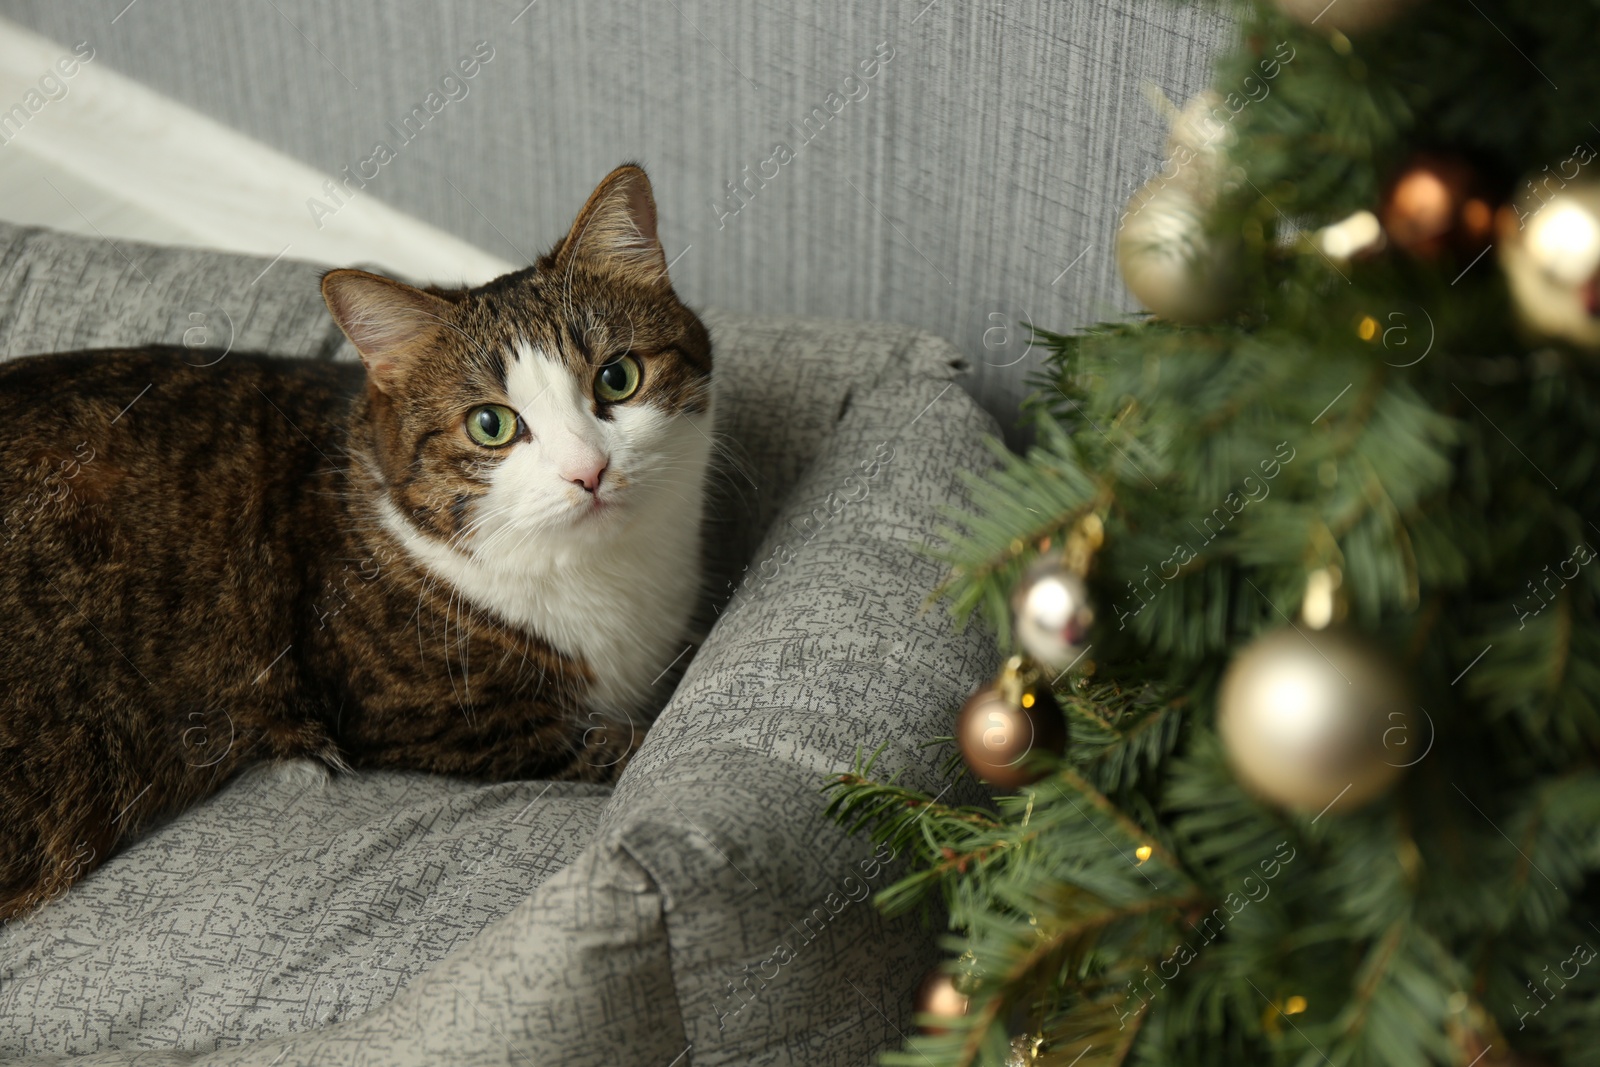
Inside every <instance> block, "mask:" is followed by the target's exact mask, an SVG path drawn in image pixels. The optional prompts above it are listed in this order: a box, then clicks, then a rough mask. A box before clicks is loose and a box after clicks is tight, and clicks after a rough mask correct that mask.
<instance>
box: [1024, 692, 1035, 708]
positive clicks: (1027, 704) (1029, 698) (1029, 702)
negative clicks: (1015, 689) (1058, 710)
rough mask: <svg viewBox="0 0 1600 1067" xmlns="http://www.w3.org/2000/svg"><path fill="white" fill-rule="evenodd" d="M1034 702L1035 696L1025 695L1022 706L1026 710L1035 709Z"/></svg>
mask: <svg viewBox="0 0 1600 1067" xmlns="http://www.w3.org/2000/svg"><path fill="white" fill-rule="evenodd" d="M1033 701H1034V696H1033V694H1032V693H1023V694H1022V706H1023V707H1025V708H1031V707H1033Z"/></svg>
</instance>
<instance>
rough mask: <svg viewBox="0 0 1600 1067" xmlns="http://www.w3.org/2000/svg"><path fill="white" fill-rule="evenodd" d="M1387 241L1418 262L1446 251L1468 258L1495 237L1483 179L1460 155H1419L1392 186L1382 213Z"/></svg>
mask: <svg viewBox="0 0 1600 1067" xmlns="http://www.w3.org/2000/svg"><path fill="white" fill-rule="evenodd" d="M1379 218H1380V221H1381V222H1382V223H1383V230H1384V233H1385V235H1386V236H1387V237H1388V240H1389V243H1390V244H1393V245H1394V246H1395V247H1397V248H1400V249H1402V250H1403V251H1405V252H1407V253H1409V254H1411V255H1413V256H1415V257H1417V258H1418V259H1436V258H1438V257H1440V256H1442V255H1444V254H1446V253H1448V252H1453V253H1455V254H1456V255H1457V256H1461V257H1465V258H1467V259H1470V258H1472V257H1473V256H1476V255H1477V254H1478V253H1480V252H1482V251H1483V250H1484V248H1485V247H1486V246H1487V245H1488V244H1489V240H1490V238H1491V237H1492V236H1493V235H1494V207H1493V205H1492V204H1491V203H1490V201H1489V197H1488V196H1487V194H1486V193H1485V192H1484V188H1483V179H1482V178H1481V176H1480V175H1479V174H1478V171H1477V170H1476V168H1474V167H1473V166H1472V164H1470V163H1468V162H1467V161H1466V160H1464V159H1462V158H1461V157H1459V156H1454V155H1448V154H1444V153H1436V152H1424V153H1418V154H1417V155H1415V156H1413V157H1412V158H1411V160H1410V161H1409V162H1408V163H1407V164H1406V165H1405V167H1404V168H1403V169H1402V170H1401V171H1400V173H1399V174H1397V175H1396V176H1395V177H1394V180H1393V181H1391V182H1390V183H1389V188H1388V190H1387V191H1386V192H1385V193H1384V197H1383V207H1382V208H1381V209H1380V211H1379Z"/></svg>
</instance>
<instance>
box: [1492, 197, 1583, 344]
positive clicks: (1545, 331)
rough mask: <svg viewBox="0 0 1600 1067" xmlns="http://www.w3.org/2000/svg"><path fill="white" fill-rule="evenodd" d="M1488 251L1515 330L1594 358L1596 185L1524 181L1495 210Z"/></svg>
mask: <svg viewBox="0 0 1600 1067" xmlns="http://www.w3.org/2000/svg"><path fill="white" fill-rule="evenodd" d="M1496 244H1497V246H1498V251H1499V256H1500V267H1501V269H1502V270H1503V271H1504V272H1505V277H1506V285H1507V286H1508V287H1509V288H1510V290H1511V300H1512V304H1513V305H1514V306H1515V308H1516V313H1517V318H1518V320H1519V321H1520V322H1521V324H1522V326H1523V328H1524V329H1525V330H1526V331H1527V332H1528V333H1529V334H1531V335H1532V336H1533V337H1534V338H1535V339H1536V340H1540V341H1567V342H1570V343H1572V344H1574V345H1577V346H1578V347H1580V348H1584V349H1587V350H1589V351H1591V352H1593V351H1600V182H1596V181H1593V180H1588V179H1585V180H1573V181H1566V182H1562V181H1561V180H1560V179H1557V178H1544V179H1541V181H1540V183H1539V184H1538V185H1537V186H1536V185H1535V184H1534V182H1533V181H1531V180H1530V181H1528V182H1527V183H1526V188H1525V189H1524V191H1523V193H1522V195H1521V196H1519V197H1518V198H1517V199H1516V200H1515V201H1513V202H1512V203H1510V204H1508V205H1506V207H1505V208H1503V209H1502V210H1501V212H1500V217H1499V240H1498V241H1497V242H1496Z"/></svg>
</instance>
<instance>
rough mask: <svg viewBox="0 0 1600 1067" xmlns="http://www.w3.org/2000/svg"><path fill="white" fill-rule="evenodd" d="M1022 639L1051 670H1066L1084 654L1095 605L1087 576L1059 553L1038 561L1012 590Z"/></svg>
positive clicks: (1030, 652)
mask: <svg viewBox="0 0 1600 1067" xmlns="http://www.w3.org/2000/svg"><path fill="white" fill-rule="evenodd" d="M1011 624H1012V627H1013V628H1014V629H1015V630H1016V634H1017V641H1018V643H1019V644H1021V645H1022V647H1023V649H1024V650H1026V651H1027V653H1028V655H1030V656H1032V657H1033V658H1034V660H1035V661H1037V662H1038V663H1040V664H1041V665H1042V666H1044V667H1045V668H1046V669H1047V670H1049V671H1050V672H1051V673H1056V672H1060V671H1064V670H1066V669H1067V667H1069V666H1071V665H1072V664H1073V663H1074V662H1076V661H1077V660H1078V659H1079V658H1080V657H1081V656H1082V655H1083V652H1084V649H1085V647H1086V638H1087V637H1088V633H1089V627H1090V626H1092V625H1093V624H1094V607H1093V605H1091V604H1090V602H1089V590H1088V587H1087V586H1085V585H1084V584H1083V579H1082V578H1081V577H1080V576H1078V575H1077V574H1075V573H1073V572H1072V571H1071V570H1069V569H1068V568H1067V567H1066V565H1065V564H1063V563H1062V562H1061V560H1060V559H1059V558H1058V557H1056V556H1046V557H1044V558H1043V559H1040V560H1037V561H1036V562H1035V563H1034V564H1033V565H1032V566H1031V567H1029V568H1028V569H1027V570H1026V571H1024V572H1023V574H1022V578H1021V579H1019V580H1018V582H1017V584H1016V587H1015V588H1014V589H1012V591H1011Z"/></svg>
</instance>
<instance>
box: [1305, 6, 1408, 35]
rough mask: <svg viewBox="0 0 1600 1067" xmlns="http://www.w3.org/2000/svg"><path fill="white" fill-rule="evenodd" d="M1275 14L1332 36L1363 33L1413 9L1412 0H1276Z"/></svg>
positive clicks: (1384, 24) (1386, 23)
mask: <svg viewBox="0 0 1600 1067" xmlns="http://www.w3.org/2000/svg"><path fill="white" fill-rule="evenodd" d="M1276 3H1277V7H1278V10H1279V11H1282V12H1283V13H1284V14H1285V15H1288V16H1289V17H1290V18H1292V19H1294V20H1295V21H1296V22H1299V23H1303V24H1304V25H1307V26H1311V27H1313V28H1315V29H1320V30H1324V31H1326V32H1329V33H1332V32H1334V31H1338V32H1339V33H1347V34H1348V33H1365V32H1367V31H1368V30H1376V29H1379V28H1381V27H1383V26H1387V25H1388V24H1389V23H1391V22H1393V21H1394V20H1395V19H1397V18H1399V17H1400V16H1401V15H1403V14H1404V13H1405V12H1406V11H1407V10H1409V9H1410V8H1412V7H1415V6H1416V0H1333V2H1332V3H1329V0H1276Z"/></svg>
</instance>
